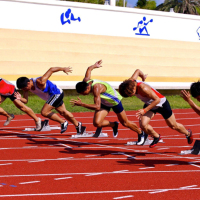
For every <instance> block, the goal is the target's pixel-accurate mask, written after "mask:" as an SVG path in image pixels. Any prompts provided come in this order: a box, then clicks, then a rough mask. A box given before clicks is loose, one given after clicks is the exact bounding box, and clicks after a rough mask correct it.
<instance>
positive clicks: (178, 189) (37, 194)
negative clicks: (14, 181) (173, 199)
mask: <svg viewBox="0 0 200 200" xmlns="http://www.w3.org/2000/svg"><path fill="white" fill-rule="evenodd" d="M163 190H167V191H182V190H185V189H183V188H168V189H145V190H115V191H90V192H89V191H87V192H63V193H35V194H7V195H0V197H24V196H26V197H29V196H53V195H78V194H80V195H81V194H106V193H107V194H109V193H126V192H127V193H130V192H156V191H163ZM186 190H200V187H199V188H187V189H186Z"/></svg>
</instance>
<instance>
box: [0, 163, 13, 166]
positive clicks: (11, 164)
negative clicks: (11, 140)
mask: <svg viewBox="0 0 200 200" xmlns="http://www.w3.org/2000/svg"><path fill="white" fill-rule="evenodd" d="M2 165H12V163H3V164H0V166H2Z"/></svg>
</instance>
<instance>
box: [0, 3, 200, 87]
mask: <svg viewBox="0 0 200 200" xmlns="http://www.w3.org/2000/svg"><path fill="white" fill-rule="evenodd" d="M199 52H200V17H199V16H193V15H185V14H177V13H171V12H160V11H150V10H142V9H135V8H124V7H115V6H109V5H94V4H85V3H75V2H67V1H51V0H48V1H47V0H43V1H39V0H26V1H25V0H16V1H15V0H13V1H12V0H1V1H0V55H1V56H0V69H1V75H0V76H1V77H2V78H5V79H7V80H9V81H12V82H13V83H15V80H16V79H17V78H18V77H19V76H27V77H29V78H31V77H37V76H41V75H42V74H44V73H45V72H46V71H47V70H48V69H49V68H50V67H53V66H61V67H68V66H71V67H72V68H73V73H72V74H70V75H68V76H67V75H65V74H64V73H62V72H59V73H56V74H54V75H52V77H51V80H52V81H56V82H57V84H59V85H60V86H61V87H62V88H71V89H72V88H74V86H75V84H76V83H77V82H78V81H81V80H82V79H83V77H84V74H85V71H86V69H87V67H88V66H90V65H92V64H93V63H95V62H96V61H97V60H100V59H102V60H103V65H102V66H103V67H102V68H99V69H96V70H94V71H93V72H92V78H97V79H101V80H105V81H108V82H110V83H111V84H112V85H113V86H114V87H116V88H117V87H118V85H119V83H120V82H121V81H123V80H124V79H126V78H129V77H130V76H131V75H132V73H133V72H134V71H135V70H136V69H138V68H139V69H141V70H142V71H143V72H144V73H145V74H148V79H147V82H151V85H154V86H155V87H156V88H157V89H182V88H184V89H188V88H189V86H190V84H191V82H193V81H197V80H199V79H200V56H199Z"/></svg>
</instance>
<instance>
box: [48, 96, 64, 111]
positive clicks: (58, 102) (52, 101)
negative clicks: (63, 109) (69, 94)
mask: <svg viewBox="0 0 200 200" xmlns="http://www.w3.org/2000/svg"><path fill="white" fill-rule="evenodd" d="M63 97H64V93H61V94H55V95H53V96H51V97H50V98H49V100H48V101H47V102H46V103H47V104H49V105H51V106H53V107H55V108H58V107H60V106H62V104H63Z"/></svg>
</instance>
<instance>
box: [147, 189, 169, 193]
mask: <svg viewBox="0 0 200 200" xmlns="http://www.w3.org/2000/svg"><path fill="white" fill-rule="evenodd" d="M168 191H169V190H167V189H163V190H156V191H154V192H149V194H156V193H160V192H168Z"/></svg>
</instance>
